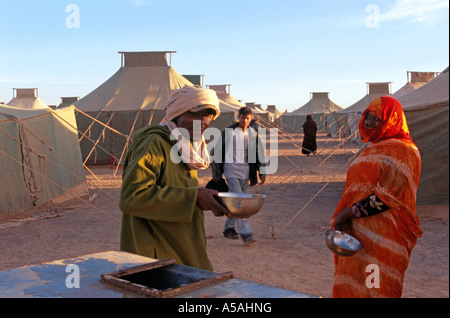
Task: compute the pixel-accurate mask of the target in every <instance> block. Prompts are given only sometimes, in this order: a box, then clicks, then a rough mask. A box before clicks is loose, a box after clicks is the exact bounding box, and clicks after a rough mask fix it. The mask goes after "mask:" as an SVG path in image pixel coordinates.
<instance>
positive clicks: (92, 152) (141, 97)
mask: <svg viewBox="0 0 450 318" xmlns="http://www.w3.org/2000/svg"><path fill="white" fill-rule="evenodd" d="M119 53H120V54H121V58H122V62H121V67H120V68H119V70H118V71H117V72H116V73H115V74H114V75H112V76H111V77H110V78H109V79H108V80H106V81H105V82H104V83H103V84H101V85H100V86H99V87H97V88H96V89H94V90H93V91H92V92H91V93H89V94H88V95H86V96H84V97H83V98H81V99H80V100H78V101H77V102H75V103H74V105H75V107H76V110H77V111H78V113H77V124H78V129H79V131H80V134H81V136H80V146H81V152H82V156H83V160H84V162H85V163H86V164H91V165H93V164H100V165H103V164H108V163H119V162H123V159H124V155H125V153H126V150H127V147H128V144H129V142H130V139H129V136H130V135H131V133H132V132H133V131H135V130H137V129H139V128H141V127H144V126H147V125H149V124H154V123H159V122H160V121H161V120H162V119H163V118H164V116H165V110H164V108H165V106H166V103H167V100H168V98H169V95H170V94H171V92H172V91H174V90H177V89H179V88H181V87H183V86H185V85H193V84H192V83H190V82H189V81H188V80H187V79H186V78H184V77H183V76H182V75H180V74H179V73H178V72H177V71H175V70H174V69H173V68H172V66H171V61H170V64H168V63H167V54H168V53H170V56H172V53H174V52H173V51H165V52H119ZM170 60H171V59H170Z"/></svg>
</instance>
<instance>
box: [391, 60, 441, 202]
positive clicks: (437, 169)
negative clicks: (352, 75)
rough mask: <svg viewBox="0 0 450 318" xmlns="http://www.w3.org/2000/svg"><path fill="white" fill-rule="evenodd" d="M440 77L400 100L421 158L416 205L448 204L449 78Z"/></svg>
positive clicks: (401, 97)
mask: <svg viewBox="0 0 450 318" xmlns="http://www.w3.org/2000/svg"><path fill="white" fill-rule="evenodd" d="M448 73H449V69H448V67H447V68H446V69H445V70H444V71H442V72H441V73H440V74H439V75H438V76H436V77H435V78H434V79H432V80H431V81H429V82H428V83H427V84H425V85H423V86H422V87H420V88H418V89H416V90H414V91H413V92H411V93H409V94H406V95H403V96H400V97H399V98H398V100H399V101H400V103H401V104H402V106H403V109H404V111H405V116H406V120H407V122H408V126H409V130H410V134H411V137H412V139H413V141H414V143H415V144H416V145H417V147H418V148H419V151H420V155H421V157H422V171H421V173H420V182H419V188H418V190H417V205H438V204H448V203H449V174H448V170H449V169H448V168H449V166H448V165H449V143H448V137H449V112H448V110H449V78H448V75H449V74H448Z"/></svg>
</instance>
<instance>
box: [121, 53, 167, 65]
mask: <svg viewBox="0 0 450 318" xmlns="http://www.w3.org/2000/svg"><path fill="white" fill-rule="evenodd" d="M123 55H124V66H125V67H139V66H167V57H166V52H123Z"/></svg>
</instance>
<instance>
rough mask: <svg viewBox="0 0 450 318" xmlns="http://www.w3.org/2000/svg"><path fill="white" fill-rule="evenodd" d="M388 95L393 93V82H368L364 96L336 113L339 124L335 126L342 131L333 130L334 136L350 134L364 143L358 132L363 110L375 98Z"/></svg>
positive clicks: (354, 139) (356, 140) (357, 140)
mask: <svg viewBox="0 0 450 318" xmlns="http://www.w3.org/2000/svg"><path fill="white" fill-rule="evenodd" d="M388 95H391V82H377V83H367V92H366V95H365V96H364V97H363V98H361V99H360V100H358V101H357V102H356V103H354V104H352V105H350V106H349V107H347V108H344V109H342V110H339V111H337V112H336V114H335V115H336V118H338V120H339V124H337V125H335V126H334V127H335V129H338V130H340V131H339V133H338V132H337V131H336V130H332V131H331V134H332V135H334V136H337V135H339V134H340V135H341V136H348V135H350V136H351V140H353V141H355V142H357V143H359V144H362V142H361V137H360V136H359V132H358V124H359V120H360V119H361V114H362V112H363V111H364V110H365V109H366V108H367V106H369V104H370V103H371V102H372V101H373V100H374V99H376V98H378V97H381V96H388ZM328 118H330V121H332V120H333V118H331V117H328ZM342 132H343V133H342Z"/></svg>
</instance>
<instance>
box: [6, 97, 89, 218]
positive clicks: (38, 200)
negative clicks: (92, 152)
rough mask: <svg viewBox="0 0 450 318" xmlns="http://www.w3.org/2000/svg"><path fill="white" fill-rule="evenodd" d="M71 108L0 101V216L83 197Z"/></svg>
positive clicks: (80, 161) (82, 180)
mask: <svg viewBox="0 0 450 318" xmlns="http://www.w3.org/2000/svg"><path fill="white" fill-rule="evenodd" d="M74 127H76V121H75V113H74V108H73V107H68V108H65V109H63V110H59V111H52V110H51V109H50V108H47V109H23V108H17V107H12V106H7V105H0V175H1V177H2V182H1V183H0V202H1V204H0V214H11V213H20V212H23V211H25V210H28V209H30V208H32V207H33V206H35V205H41V204H44V203H49V202H51V203H53V204H60V203H63V202H65V201H67V200H72V199H75V198H79V197H83V196H85V195H88V194H89V192H88V188H87V185H86V178H85V175H84V169H83V164H82V160H81V152H80V146H79V143H78V136H77V131H76V128H74Z"/></svg>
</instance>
